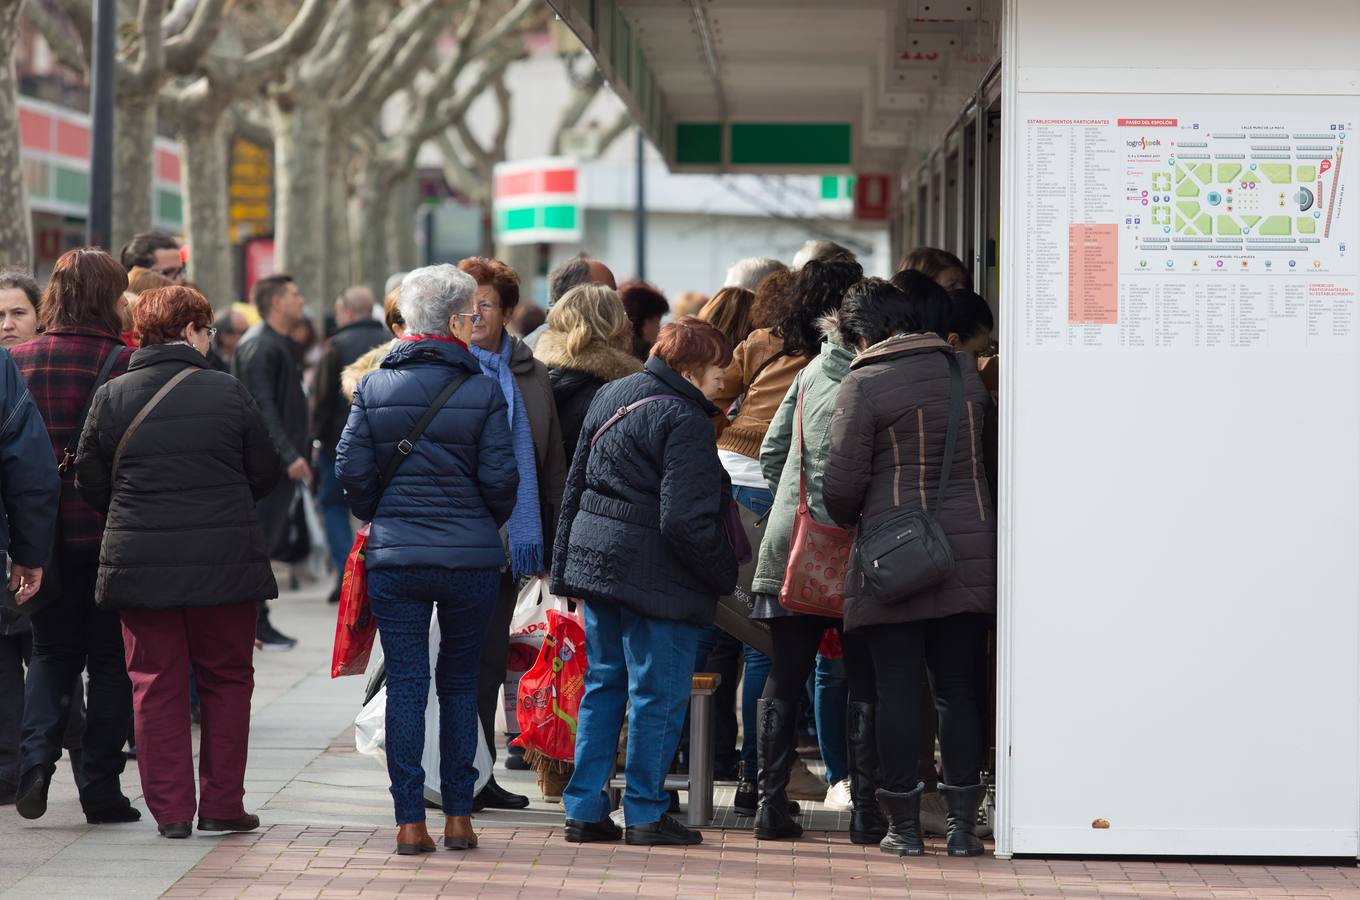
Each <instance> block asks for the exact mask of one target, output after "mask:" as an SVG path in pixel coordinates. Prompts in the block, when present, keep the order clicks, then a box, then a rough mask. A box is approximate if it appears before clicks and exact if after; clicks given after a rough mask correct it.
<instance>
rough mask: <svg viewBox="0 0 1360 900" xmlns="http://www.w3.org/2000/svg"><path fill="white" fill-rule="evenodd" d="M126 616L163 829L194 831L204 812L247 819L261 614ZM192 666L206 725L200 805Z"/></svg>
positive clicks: (143, 740)
mask: <svg viewBox="0 0 1360 900" xmlns="http://www.w3.org/2000/svg"><path fill="white" fill-rule="evenodd" d="M121 613H122V618H123V646H124V648H125V650H126V651H127V668H128V677H129V678H131V679H132V709H133V723H134V725H135V727H136V734H137V770H138V772H139V773H140V774H141V777H142V794H143V796H145V798H146V805H147V808H149V809H150V810H151V814H152V815H153V816H155V818H156V824H158V825H168V824H170V823H172V822H190V821H193V818H194V810H195V806H197V808H198V811H199V812H200V814H201V815H202V816H203V817H205V818H210V819H235V818H238V817H240V816H243V815H245V807H244V806H243V805H242V798H243V797H244V795H245V775H246V744H247V742H248V740H249V737H250V695H251V692H252V691H253V690H254V688H255V667H254V664H253V661H252V655H253V654H254V651H255V620H256V617H257V611H256V605H255V604H254V603H231V604H227V605H224V606H208V607H198V608H193V609H124V610H122V611H121ZM190 663H192V664H193V671H194V678H195V680H196V681H197V683H198V698H199V711H200V714H201V720H202V728H201V734H200V737H201V740H200V745H199V759H198V771H199V781H200V785H199V793H200V798H201V802H200V803H198V804H195V802H194V749H193V744H192V742H191V740H190V736H189V665H190Z"/></svg>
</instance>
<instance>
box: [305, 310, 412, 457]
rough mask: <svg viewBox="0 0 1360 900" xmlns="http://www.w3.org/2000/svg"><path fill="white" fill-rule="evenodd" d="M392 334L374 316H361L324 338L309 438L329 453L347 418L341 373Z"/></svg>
mask: <svg viewBox="0 0 1360 900" xmlns="http://www.w3.org/2000/svg"><path fill="white" fill-rule="evenodd" d="M391 339H392V334H391V332H389V331H388V330H387V328H386V326H384V325H383V323H381V322H379V321H377V320H376V319H364V320H363V321H360V322H351V323H350V324H348V325H346V326H344V327H343V328H341V329H340V330H339V331H337V332H336V333H335V334H334V335H332V336H331V339H330V340H329V341H327V342H326V346H325V348H324V349H323V350H322V352H321V360H320V361H319V362H318V363H317V365H316V389H315V391H314V395H313V397H312V428H311V430H312V439H313V440H318V441H320V442H321V446H323V447H325V448H326V449H327V450H329V451H330V452H331V453H334V452H335V445H336V444H338V443H340V433H341V432H342V431H344V430H345V422H346V421H347V420H348V419H349V395H347V394H345V393H343V392H342V391H341V390H340V373H341V372H343V371H344V370H345V369H346V367H348V366H350V365H351V364H353V363H354V362H355V361H356V360H357V359H358V358H359V357H361V356H363V355H364V354H365V353H367V352H368V351H370V350H372V349H373V348H374V347H376V346H378V345H379V344H385V343H387V342H388V341H389V340H391Z"/></svg>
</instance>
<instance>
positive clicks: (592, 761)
mask: <svg viewBox="0 0 1360 900" xmlns="http://www.w3.org/2000/svg"><path fill="white" fill-rule="evenodd" d="M585 624H586V648H587V649H586V655H587V656H588V657H589V668H587V669H586V678H585V686H586V692H585V696H584V697H582V698H581V711H580V716H579V718H578V719H577V730H576V770H575V771H574V772H572V775H571V782H570V783H569V784H568V785H567V788H566V790H564V791H563V792H562V806H563V809H564V811H565V813H566V817H567V818H568V819H576V820H578V821H582V822H599V821H601V820H603V819H604V818H606V817H607V816H608V815H609V797H608V796H607V795H606V794H605V787H606V783H607V782H608V780H609V773H610V772H612V771H613V769H614V755H615V753H616V751H617V750H618V741H619V729H620V728H622V727H623V715H624V708H625V707H626V706H627V705H628V704H629V703H630V702H631V703H632V708H631V710H630V711H629V713H628V757H627V763H626V765H625V769H624V772H625V775H626V776H627V782H628V786H627V788H625V790H624V793H623V814H624V817H625V819H626V821H627V823H628V825H630V826H635V825H647V824H650V823H652V822H656V821H659V820H660V818H661V817H662V816H663V815H664V814H665V812H666V809H667V807H668V806H669V805H670V799H669V798H668V797H667V796H666V786H665V782H666V771H667V770H668V769H669V768H670V763H671V758H672V757H674V756H675V748H676V747H677V746H678V745H679V743H680V730H681V727H682V725H683V724H684V721H685V710H686V708H687V707H688V705H689V690H690V679H691V677H692V676H693V675H694V652H695V650H696V648H697V647H698V646H699V634H700V632H702V631H703V627H702V626H699V625H690V624H688V623H685V622H668V621H665V620H663V619H652V618H648V617H647V616H640V615H637V614H636V613H633V612H631V611H629V610H627V609H624V608H623V607H620V606H611V605H608V604H603V603H586V604H585Z"/></svg>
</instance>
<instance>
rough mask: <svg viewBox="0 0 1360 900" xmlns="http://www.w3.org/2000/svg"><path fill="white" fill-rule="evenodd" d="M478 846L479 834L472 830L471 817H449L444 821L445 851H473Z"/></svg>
mask: <svg viewBox="0 0 1360 900" xmlns="http://www.w3.org/2000/svg"><path fill="white" fill-rule="evenodd" d="M476 846H477V833H476V832H474V831H473V830H472V817H471V816H448V817H447V818H445V819H444V849H445V850H471V849H472V848H473V847H476Z"/></svg>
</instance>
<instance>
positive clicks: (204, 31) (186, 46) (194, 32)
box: [162, 0, 226, 74]
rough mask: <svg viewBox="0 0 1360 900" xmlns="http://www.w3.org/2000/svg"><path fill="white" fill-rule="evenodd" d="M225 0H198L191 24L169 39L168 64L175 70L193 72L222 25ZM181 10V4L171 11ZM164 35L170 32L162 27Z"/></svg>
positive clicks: (166, 45) (166, 49)
mask: <svg viewBox="0 0 1360 900" xmlns="http://www.w3.org/2000/svg"><path fill="white" fill-rule="evenodd" d="M225 5H226V4H225V0H197V4H196V5H195V6H194V11H193V16H192V17H191V18H190V19H189V24H188V25H187V26H186V27H185V28H184V30H183V31H182V32H180V33H179V34H175V35H174V36H173V37H168V38H167V40H166V41H165V65H166V67H167V68H169V69H170V70H171V71H173V72H180V73H182V74H189V73H190V72H192V71H193V69H194V65H195V63H197V62H198V60H199V58H200V57H202V56H203V54H204V53H205V52H207V49H208V47H209V46H211V45H212V42H213V41H214V40H216V39H217V33H218V31H219V30H220V29H221V27H222V12H223V8H224V7H225ZM177 11H179V4H178V3H177V4H176V9H174V10H172V11H171V12H172V13H173V12H177ZM162 32H163V33H164V34H167V35H168V34H170V32H169V31H168V29H165V28H164V26H162Z"/></svg>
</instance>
